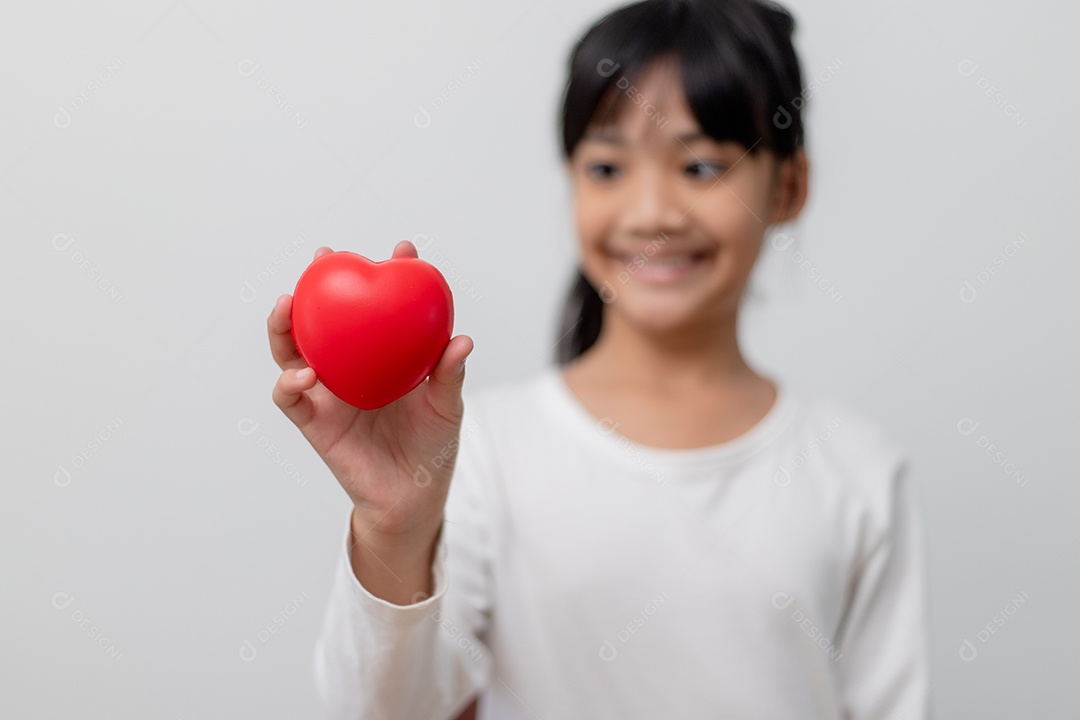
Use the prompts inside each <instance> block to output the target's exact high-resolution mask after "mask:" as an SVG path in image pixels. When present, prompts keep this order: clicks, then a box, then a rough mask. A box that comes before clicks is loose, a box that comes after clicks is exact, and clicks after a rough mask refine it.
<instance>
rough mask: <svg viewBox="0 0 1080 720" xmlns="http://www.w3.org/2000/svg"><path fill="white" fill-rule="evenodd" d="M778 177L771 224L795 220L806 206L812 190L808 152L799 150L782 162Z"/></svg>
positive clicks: (778, 169)
mask: <svg viewBox="0 0 1080 720" xmlns="http://www.w3.org/2000/svg"><path fill="white" fill-rule="evenodd" d="M777 175H778V177H777V181H776V193H775V198H774V203H773V214H772V219H771V220H770V223H769V224H775V223H781V222H786V221H788V220H791V219H793V218H795V216H796V215H798V214H799V213H800V212H801V211H802V209H803V206H804V205H805V204H806V196H807V194H808V193H809V189H810V187H809V186H810V167H809V158H807V156H806V151H805V150H803V149H802V148H799V149H798V150H796V151H795V154H794V155H792V156H791V157H789V158H786V159H784V160H783V161H781V162H780V164H779V167H778V168H777Z"/></svg>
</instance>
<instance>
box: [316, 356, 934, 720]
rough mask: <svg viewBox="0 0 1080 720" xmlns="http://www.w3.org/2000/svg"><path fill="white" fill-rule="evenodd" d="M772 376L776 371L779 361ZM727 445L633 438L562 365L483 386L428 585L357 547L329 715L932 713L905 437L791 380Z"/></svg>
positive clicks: (332, 654) (570, 719) (746, 718)
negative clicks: (376, 570) (386, 577)
mask: <svg viewBox="0 0 1080 720" xmlns="http://www.w3.org/2000/svg"><path fill="white" fill-rule="evenodd" d="M774 380H775V379H774ZM777 385H778V387H779V395H778V397H777V400H776V402H775V403H774V404H773V406H772V408H771V409H770V410H769V411H768V413H767V414H766V415H765V417H763V418H762V419H761V420H760V421H759V422H758V423H757V424H756V425H754V426H753V427H752V428H751V429H750V430H748V431H747V432H745V433H744V434H742V435H740V436H739V437H737V438H735V439H733V440H731V441H729V442H725V443H723V444H719V445H713V446H709V447H703V448H693V449H665V448H654V447H647V446H642V445H639V444H635V443H632V442H630V441H629V440H628V439H627V438H626V437H624V436H623V435H621V434H620V433H619V431H618V425H617V424H615V423H613V422H612V421H610V420H609V419H605V418H596V417H593V416H592V415H591V414H590V412H589V411H588V410H587V409H586V407H585V406H584V405H583V404H581V403H580V401H579V400H578V399H577V397H576V396H575V395H574V394H573V393H572V392H571V391H570V389H569V388H568V387H567V386H566V385H565V384H564V382H563V380H562V375H561V372H560V370H559V369H558V368H557V367H556V366H554V365H551V366H547V367H546V368H544V369H542V370H541V371H538V372H536V373H535V374H533V375H531V376H529V377H527V378H526V379H525V380H523V381H519V382H515V383H509V382H508V383H502V384H498V385H494V386H488V387H486V388H484V389H481V390H480V391H473V392H470V391H469V390H466V391H465V417H464V421H463V423H462V430H461V436H460V444H459V451H458V458H457V465H456V468H455V471H454V477H453V480H452V482H451V486H450V491H449V496H448V499H447V505H446V511H445V515H444V519H445V521H444V524H443V530H442V532H441V534H440V536H439V541H438V545H437V551H436V557H435V562H434V564H433V568H432V573H433V581H434V594H433V595H432V596H431V597H429V598H427V599H424V600H422V601H420V602H416V603H414V604H411V605H407V606H401V605H394V604H392V603H389V602H387V601H385V600H382V599H380V598H377V597H375V596H374V595H372V594H371V593H369V592H368V591H367V590H366V589H365V588H364V587H363V585H361V584H360V582H359V581H358V580H357V578H356V576H355V574H354V573H353V571H352V566H351V563H350V562H349V555H348V547H347V543H348V540H349V537H350V533H349V521H348V518H347V517H346V518H343V520H344V521H345V522H344V523H343V525H344V530H343V532H344V540H343V542H342V545H341V547H340V550H339V562H338V566H337V569H336V577H335V579H334V584H333V588H332V591H331V596H330V599H329V604H328V607H327V609H326V613H325V617H324V624H323V627H322V631H321V633H320V635H319V638H318V640H317V643H316V647H315V653H314V673H315V681H316V686H317V689H318V692H319V695H320V697H321V699H322V701H323V702H324V703H325V705H326V707H327V709H328V716H329V717H331V718H335V719H338V718H340V719H342V720H344V719H345V718H350V719H363V720H382V719H386V720H390V719H397V718H402V719H406V720H453V719H454V718H456V717H457V715H458V713H459V712H460V711H461V710H462V709H463V708H464V707H466V706H467V705H468V704H469V702H470V701H471V699H472V697H473V696H475V695H477V694H479V695H480V704H479V708H478V716H477V717H478V718H479V720H536V719H537V718H544V719H545V720H558V719H564V718H565V719H567V720H578V719H580V720H603V719H604V718H619V719H621V720H633V719H637V718H641V719H642V720H645V719H646V718H647V719H648V720H660V719H664V718H668V719H671V720H698V719H703V718H717V719H719V718H725V719H732V720H758V719H760V720H765V719H768V720H796V719H802V718H806V719H814V720H825V719H829V720H832V719H837V720H840V719H844V720H884V719H886V718H889V719H897V720H899V718H904V719H905V720H925V719H926V718H929V717H930V710H929V706H930V702H929V675H930V668H929V638H928V626H927V605H928V602H927V600H928V597H927V593H926V586H925V581H924V567H925V562H924V554H923V553H924V550H923V544H922V543H923V540H922V530H921V520H920V517H921V516H920V514H919V511H918V505H917V503H916V500H915V493H914V490H913V488H912V484H911V481H910V479H909V477H908V474H907V470H906V468H907V460H906V456H907V453H906V450H905V449H904V448H902V447H900V446H898V445H896V444H895V443H894V442H892V441H891V440H890V439H889V438H888V437H886V436H885V434H884V433H883V432H882V430H881V428H880V427H879V426H878V425H877V424H875V423H874V422H872V421H871V420H869V419H868V418H866V417H864V416H862V415H860V414H859V413H857V412H855V411H853V410H852V409H851V408H850V407H848V406H846V405H845V404H843V403H840V402H838V401H835V400H833V399H831V398H811V397H809V396H807V395H801V394H798V393H796V392H795V391H793V390H792V389H791V388H790V387H788V386H787V385H786V384H784V383H783V382H777Z"/></svg>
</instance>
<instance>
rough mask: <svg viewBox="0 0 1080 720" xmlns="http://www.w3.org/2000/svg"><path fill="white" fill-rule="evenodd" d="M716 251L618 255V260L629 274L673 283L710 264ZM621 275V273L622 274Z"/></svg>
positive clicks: (661, 282) (647, 279) (653, 281)
mask: <svg viewBox="0 0 1080 720" xmlns="http://www.w3.org/2000/svg"><path fill="white" fill-rule="evenodd" d="M715 256H716V252H715V251H711V250H702V251H700V252H696V253H681V254H668V255H664V256H659V255H653V256H647V255H643V254H641V253H639V254H637V255H617V256H616V260H617V261H618V262H619V263H621V264H622V265H623V266H624V267H625V271H624V272H626V273H627V274H628V275H629V276H631V277H634V278H637V279H639V280H643V281H645V282H649V283H654V284H664V283H673V282H677V281H679V280H682V279H684V278H686V277H688V276H690V275H691V274H693V273H694V272H696V271H697V270H699V269H701V268H703V267H705V266H706V265H708V264H710V263H711V262H712V261H713V259H714V258H715ZM620 277H622V276H621V274H620Z"/></svg>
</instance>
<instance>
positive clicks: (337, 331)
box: [292, 250, 454, 410]
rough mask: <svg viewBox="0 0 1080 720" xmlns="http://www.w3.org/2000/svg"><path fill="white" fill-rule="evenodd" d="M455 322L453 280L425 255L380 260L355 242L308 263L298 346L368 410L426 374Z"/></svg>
mask: <svg viewBox="0 0 1080 720" xmlns="http://www.w3.org/2000/svg"><path fill="white" fill-rule="evenodd" d="M453 329H454V300H453V296H452V295H451V294H450V286H449V285H447V284H446V280H445V279H444V278H443V276H442V273H440V272H439V271H438V270H437V269H436V268H435V267H434V266H433V265H431V264H429V263H427V262H425V261H423V260H420V259H419V258H413V257H398V258H391V259H389V260H382V261H380V262H372V261H371V260H369V259H368V258H366V257H364V256H363V255H358V254H356V253H354V252H349V251H347V250H342V251H338V252H332V253H328V254H326V255H323V256H322V257H320V258H319V259H318V260H315V261H314V262H313V263H311V265H309V266H308V267H307V269H306V270H305V271H304V272H303V274H302V275H301V276H300V280H299V281H298V282H297V283H296V291H295V292H294V293H293V303H292V336H293V339H294V340H295V341H296V348H297V350H299V351H300V355H301V356H302V357H303V358H304V361H305V362H307V364H308V365H309V366H310V367H311V368H312V369H313V370H314V371H315V374H316V376H317V377H318V378H319V380H321V381H322V384H323V385H325V386H326V388H327V389H328V390H329V391H330V392H332V393H333V394H334V395H336V396H337V397H339V398H341V399H342V400H344V401H345V402H347V403H349V404H350V405H352V406H354V407H358V408H360V409H361V410H374V409H375V408H380V407H383V406H384V405H387V404H389V403H391V402H393V401H394V400H397V399H398V398H400V397H402V396H403V395H405V394H407V393H409V392H411V391H412V390H413V389H414V388H416V386H418V385H419V384H420V383H421V382H423V381H424V378H426V377H427V376H428V375H430V374H431V371H432V370H433V369H434V368H435V365H436V363H438V361H439V358H440V357H442V354H443V350H445V349H446V345H447V343H449V342H450V334H451V333H452V332H453Z"/></svg>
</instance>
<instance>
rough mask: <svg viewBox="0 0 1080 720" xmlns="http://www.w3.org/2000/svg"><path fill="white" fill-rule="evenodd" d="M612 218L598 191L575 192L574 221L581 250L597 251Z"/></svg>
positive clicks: (608, 229) (608, 231)
mask: <svg viewBox="0 0 1080 720" xmlns="http://www.w3.org/2000/svg"><path fill="white" fill-rule="evenodd" d="M614 219H615V218H614V216H613V214H612V211H611V208H610V207H609V203H607V202H605V199H604V198H603V197H602V196H600V195H599V194H598V193H596V192H590V191H587V190H579V191H578V192H577V193H576V195H575V197H574V222H575V224H576V226H577V232H578V239H579V241H580V243H581V249H582V251H583V252H588V253H596V252H599V250H600V248H601V247H602V246H603V244H604V243H605V242H606V240H607V237H608V235H609V234H610V230H611V227H612V225H613V222H614Z"/></svg>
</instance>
